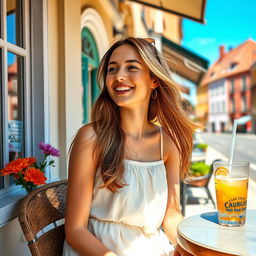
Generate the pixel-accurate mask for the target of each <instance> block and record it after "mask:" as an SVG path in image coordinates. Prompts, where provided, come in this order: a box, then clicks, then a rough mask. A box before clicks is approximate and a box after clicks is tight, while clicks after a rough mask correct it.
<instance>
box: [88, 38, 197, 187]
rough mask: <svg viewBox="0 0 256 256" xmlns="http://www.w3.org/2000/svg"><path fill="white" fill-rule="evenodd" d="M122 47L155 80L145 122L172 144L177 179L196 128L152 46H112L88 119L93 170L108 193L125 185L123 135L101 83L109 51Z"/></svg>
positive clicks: (137, 42) (135, 42)
mask: <svg viewBox="0 0 256 256" xmlns="http://www.w3.org/2000/svg"><path fill="white" fill-rule="evenodd" d="M124 44H128V45H131V46H132V47H134V49H136V50H137V51H138V53H139V54H140V55H141V57H142V59H143V60H144V62H145V63H146V65H147V66H148V68H149V69H150V72H151V75H152V76H155V77H157V78H158V81H159V86H158V87H157V88H156V90H157V97H156V99H152V98H151V99H150V102H149V108H148V121H149V122H153V121H155V120H157V121H158V122H159V123H160V124H161V126H162V127H163V129H164V130H165V132H166V133H167V134H168V135H169V136H170V137H171V138H172V140H173V141H174V143H175V145H176V147H177V149H178V151H179V154H180V177H181V179H184V178H185V177H186V175H187V174H188V171H189V165H190V158H191V152H192V147H193V131H194V129H195V128H196V126H195V125H194V124H193V122H192V121H191V120H190V119H189V118H188V117H187V115H186V113H185V111H184V110H183V108H182V104H181V96H180V89H179V88H178V86H177V85H176V84H175V83H174V82H173V80H172V79H171V76H170V70H169V67H168V65H167V63H166V61H165V60H164V59H163V57H162V56H161V54H160V53H159V52H158V51H157V50H156V48H155V46H154V45H152V43H150V42H148V41H147V40H145V39H141V38H133V37H129V38H126V39H124V40H121V41H118V42H116V43H115V44H114V45H112V47H111V48H110V49H109V50H108V51H107V52H106V54H105V55H104V56H103V58H102V60H101V63H100V65H99V69H98V76H97V79H98V84H99V85H100V87H101V88H102V91H101V93H100V95H99V97H98V99H97V101H96V102H95V104H94V107H93V110H92V116H91V119H92V125H93V128H94V130H95V132H96V135H97V136H96V137H97V138H96V142H95V148H94V154H95V158H96V159H97V166H98V168H99V170H100V172H101V176H102V179H103V181H104V187H106V188H108V189H109V190H111V191H112V192H116V191H117V190H118V189H119V188H121V187H123V186H124V185H125V183H124V180H123V176H124V166H123V160H124V146H125V140H126V135H125V132H124V131H123V129H122V127H121V125H120V114H119V107H118V106H117V105H116V104H115V103H114V102H113V100H112V99H111V97H110V96H109V94H108V91H107V88H106V84H105V81H106V75H107V66H108V62H109V59H110V57H111V55H112V53H113V51H114V50H115V49H116V48H118V47H119V46H121V45H124Z"/></svg>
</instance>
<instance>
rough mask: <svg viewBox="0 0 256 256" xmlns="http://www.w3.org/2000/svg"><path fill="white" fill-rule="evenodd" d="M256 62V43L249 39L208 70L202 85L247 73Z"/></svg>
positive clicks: (225, 54)
mask: <svg viewBox="0 0 256 256" xmlns="http://www.w3.org/2000/svg"><path fill="white" fill-rule="evenodd" d="M255 61H256V42H255V41H253V40H252V39H248V40H247V41H245V42H244V43H242V44H240V45H239V46H238V47H236V48H234V49H232V50H230V51H228V52H226V53H224V55H223V56H222V57H220V58H219V59H218V60H217V61H216V62H215V63H214V64H213V65H212V66H211V67H210V68H209V70H208V72H207V73H206V75H205V76H204V78H203V80H202V82H201V85H206V84H209V83H211V82H214V81H216V80H219V79H222V78H227V77H230V76H234V75H237V74H239V73H242V72H247V71H249V70H250V69H251V66H252V64H253V63H254V62H255Z"/></svg>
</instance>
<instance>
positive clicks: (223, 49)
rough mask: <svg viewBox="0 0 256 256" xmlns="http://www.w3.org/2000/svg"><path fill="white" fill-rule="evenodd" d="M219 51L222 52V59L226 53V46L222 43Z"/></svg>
mask: <svg viewBox="0 0 256 256" xmlns="http://www.w3.org/2000/svg"><path fill="white" fill-rule="evenodd" d="M219 53H220V59H222V58H223V56H224V55H225V46H224V45H221V46H220V47H219Z"/></svg>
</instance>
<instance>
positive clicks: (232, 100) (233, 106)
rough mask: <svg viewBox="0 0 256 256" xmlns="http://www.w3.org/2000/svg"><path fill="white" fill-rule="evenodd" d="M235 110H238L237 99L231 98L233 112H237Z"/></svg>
mask: <svg viewBox="0 0 256 256" xmlns="http://www.w3.org/2000/svg"><path fill="white" fill-rule="evenodd" d="M235 112H236V107H235V99H234V98H232V99H231V113H235Z"/></svg>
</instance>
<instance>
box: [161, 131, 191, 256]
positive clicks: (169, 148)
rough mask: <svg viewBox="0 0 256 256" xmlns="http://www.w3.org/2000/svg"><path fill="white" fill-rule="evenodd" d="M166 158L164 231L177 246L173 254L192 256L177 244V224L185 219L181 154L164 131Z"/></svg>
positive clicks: (175, 255) (176, 255)
mask: <svg viewBox="0 0 256 256" xmlns="http://www.w3.org/2000/svg"><path fill="white" fill-rule="evenodd" d="M164 142H165V143H164V160H165V167H166V175H167V184H168V201H167V207H166V212H165V216H164V220H163V223H162V226H163V229H164V232H165V234H166V236H167V237H168V239H169V241H171V243H172V244H173V246H174V247H175V251H174V253H173V256H180V255H181V256H192V254H190V253H188V252H187V251H185V250H184V249H183V248H182V247H181V246H179V245H178V244H177V226H178V224H179V223H180V221H181V220H182V219H183V216H182V214H181V211H180V178H179V169H180V156H179V151H178V149H177V147H176V146H175V144H174V142H173V140H172V139H171V138H170V137H169V136H168V135H167V134H166V133H164Z"/></svg>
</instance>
